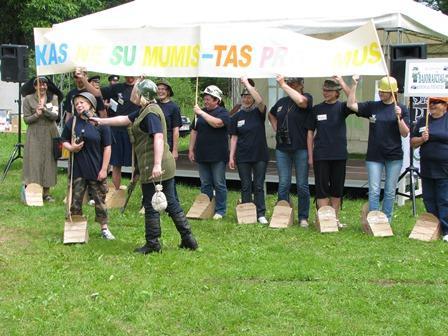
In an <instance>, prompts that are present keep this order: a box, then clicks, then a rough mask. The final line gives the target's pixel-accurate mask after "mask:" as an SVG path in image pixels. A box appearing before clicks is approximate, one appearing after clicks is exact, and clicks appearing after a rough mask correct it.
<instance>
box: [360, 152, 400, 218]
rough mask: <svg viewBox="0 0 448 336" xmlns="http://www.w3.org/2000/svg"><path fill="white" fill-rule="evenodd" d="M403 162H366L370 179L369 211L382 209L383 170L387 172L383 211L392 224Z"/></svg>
mask: <svg viewBox="0 0 448 336" xmlns="http://www.w3.org/2000/svg"><path fill="white" fill-rule="evenodd" d="M402 163H403V160H388V161H385V162H375V161H366V168H367V175H368V178H369V211H372V210H379V209H380V193H381V177H382V174H383V169H385V171H386V179H385V182H384V198H383V206H382V211H383V212H384V214H385V215H386V216H387V219H388V220H389V223H392V214H393V211H394V201H395V192H396V190H397V183H398V177H399V176H400V170H401V165H402Z"/></svg>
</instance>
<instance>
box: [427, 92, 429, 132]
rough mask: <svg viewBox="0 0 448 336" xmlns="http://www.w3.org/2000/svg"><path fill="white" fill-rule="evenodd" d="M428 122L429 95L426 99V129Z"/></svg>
mask: <svg viewBox="0 0 448 336" xmlns="http://www.w3.org/2000/svg"><path fill="white" fill-rule="evenodd" d="M428 123H429V97H428V99H427V100H426V130H427V131H428Z"/></svg>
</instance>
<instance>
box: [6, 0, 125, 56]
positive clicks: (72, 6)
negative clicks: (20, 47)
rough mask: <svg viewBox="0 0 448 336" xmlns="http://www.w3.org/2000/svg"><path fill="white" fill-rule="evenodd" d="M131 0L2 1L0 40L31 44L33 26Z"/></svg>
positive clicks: (44, 24)
mask: <svg viewBox="0 0 448 336" xmlns="http://www.w3.org/2000/svg"><path fill="white" fill-rule="evenodd" d="M129 1H130V0H112V1H107V0H66V1H60V0H22V1H17V0H3V1H2V4H1V5H0V13H2V20H0V42H1V43H12V44H26V45H28V46H30V47H32V46H33V44H34V41H33V28H34V27H51V26H52V25H53V24H56V23H60V22H64V21H66V20H70V19H74V18H77V17H80V16H84V15H87V14H91V13H94V12H97V11H101V10H104V9H107V8H111V7H114V6H117V5H121V4H124V3H126V2H129Z"/></svg>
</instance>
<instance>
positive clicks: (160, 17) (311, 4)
mask: <svg viewBox="0 0 448 336" xmlns="http://www.w3.org/2000/svg"><path fill="white" fill-rule="evenodd" d="M160 4H161V3H160V2H155V1H151V0H135V1H133V2H130V3H127V4H124V5H121V6H117V7H114V8H111V9H108V10H104V11H101V12H98V13H94V14H90V15H87V16H84V17H81V18H77V19H74V20H70V21H66V22H63V23H60V24H56V25H54V26H53V27H54V28H71V27H73V26H76V27H78V28H79V27H80V25H81V26H83V27H84V28H87V27H88V28H97V29H109V28H138V27H145V26H148V27H150V26H153V27H178V26H190V25H201V24H245V23H249V24H256V25H260V26H264V27H277V28H285V29H290V30H293V31H295V32H298V33H302V34H307V35H312V34H320V33H331V32H332V33H335V32H347V31H351V30H354V29H356V28H358V27H359V26H361V25H363V24H364V23H366V22H367V21H368V20H370V19H374V22H375V25H376V27H377V29H391V30H393V29H397V28H402V29H405V30H409V31H413V32H416V33H420V34H424V35H430V36H434V37H437V38H440V39H442V40H445V41H446V40H447V39H448V16H447V15H444V14H443V13H441V12H438V11H435V10H433V9H431V8H429V7H427V6H425V5H423V4H420V3H417V2H415V1H413V0H375V1H364V0H309V1H303V0H275V1H255V0H252V1H250V0H249V1H247V0H246V1H244V0H225V1H217V2H212V1H206V0H195V1H186V0H168V1H166V3H164V4H163V6H164V8H163V9H162V10H161V9H159V8H158V6H159V5H160Z"/></svg>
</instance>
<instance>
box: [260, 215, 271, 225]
mask: <svg viewBox="0 0 448 336" xmlns="http://www.w3.org/2000/svg"><path fill="white" fill-rule="evenodd" d="M258 223H260V224H268V223H269V222H268V220H267V219H266V217H264V216H261V217H258Z"/></svg>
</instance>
